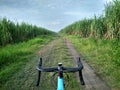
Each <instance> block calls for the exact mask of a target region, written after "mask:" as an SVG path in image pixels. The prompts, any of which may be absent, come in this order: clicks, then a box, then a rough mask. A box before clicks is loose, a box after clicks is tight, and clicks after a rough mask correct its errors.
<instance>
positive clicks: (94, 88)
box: [64, 39, 111, 90]
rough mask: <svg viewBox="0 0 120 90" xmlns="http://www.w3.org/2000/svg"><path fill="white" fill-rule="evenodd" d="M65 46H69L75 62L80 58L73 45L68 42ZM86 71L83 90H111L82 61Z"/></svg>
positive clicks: (84, 72) (84, 71) (66, 41)
mask: <svg viewBox="0 0 120 90" xmlns="http://www.w3.org/2000/svg"><path fill="white" fill-rule="evenodd" d="M64 40H65V44H66V45H67V47H68V49H69V51H70V52H71V54H72V56H73V58H74V60H76V57H79V54H78V53H77V52H76V50H75V49H74V48H73V46H72V44H71V43H70V42H69V41H68V40H66V39H64ZM81 62H82V64H83V66H84V69H83V78H84V81H85V86H82V90H111V89H110V88H109V87H108V86H107V85H106V83H105V82H104V81H102V80H101V79H100V78H99V77H98V76H97V75H96V74H95V72H94V70H93V69H92V68H91V67H90V66H89V65H88V64H87V63H86V62H85V61H84V60H81Z"/></svg>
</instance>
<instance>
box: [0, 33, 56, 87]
mask: <svg viewBox="0 0 120 90" xmlns="http://www.w3.org/2000/svg"><path fill="white" fill-rule="evenodd" d="M53 37H54V36H52V35H42V36H38V37H36V38H34V39H31V40H28V41H24V42H21V43H18V44H12V45H7V46H5V47H1V48H0V87H2V86H3V85H4V84H5V83H6V82H7V81H9V80H10V79H11V78H12V76H14V74H15V73H18V72H19V70H21V69H22V68H23V67H24V66H25V65H26V63H27V62H29V61H31V58H34V57H35V56H36V53H35V52H36V51H37V50H38V49H40V48H41V47H43V46H44V45H45V44H47V43H48V42H49V41H50V40H52V38H53ZM34 66H35V65H33V67H34Z"/></svg>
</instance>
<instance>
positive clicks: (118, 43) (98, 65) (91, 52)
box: [60, 0, 120, 89]
mask: <svg viewBox="0 0 120 90" xmlns="http://www.w3.org/2000/svg"><path fill="white" fill-rule="evenodd" d="M60 33H62V34H65V35H71V36H67V37H68V38H69V40H70V41H71V42H72V43H73V44H74V46H75V47H76V49H77V50H78V52H79V53H80V54H81V55H82V56H83V57H84V58H85V59H86V60H87V61H88V62H89V63H90V64H91V66H93V67H94V69H95V71H96V73H97V74H98V75H100V77H101V78H103V79H104V80H106V82H107V83H108V84H109V85H110V86H111V87H112V88H113V89H120V76H119V75H120V56H119V55H120V0H114V1H113V2H110V3H108V4H106V6H105V10H104V14H102V15H100V16H94V18H91V19H86V18H85V19H83V20H80V21H77V22H75V23H73V24H71V25H69V26H67V27H65V28H64V29H62V30H61V31H60Z"/></svg>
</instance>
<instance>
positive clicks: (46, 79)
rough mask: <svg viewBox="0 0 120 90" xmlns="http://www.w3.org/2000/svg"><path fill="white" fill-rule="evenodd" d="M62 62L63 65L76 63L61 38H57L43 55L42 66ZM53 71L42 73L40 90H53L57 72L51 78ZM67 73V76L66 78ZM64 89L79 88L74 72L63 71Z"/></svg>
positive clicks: (73, 89) (68, 65)
mask: <svg viewBox="0 0 120 90" xmlns="http://www.w3.org/2000/svg"><path fill="white" fill-rule="evenodd" d="M60 62H61V63H63V66H65V67H73V66H76V63H75V61H74V59H73V57H72V56H71V54H70V52H69V51H68V48H67V47H66V45H65V43H64V41H63V40H62V39H61V38H57V39H56V40H55V41H54V42H53V43H52V44H51V48H50V49H48V50H47V52H46V53H45V54H44V55H43V66H44V67H53V66H57V65H58V63H60ZM53 74H54V73H42V77H41V83H40V84H41V85H40V88H41V89H42V90H55V89H56V86H57V74H56V75H55V77H54V78H53V77H52V75H53ZM67 75H68V76H69V78H67ZM64 80H65V90H80V83H79V82H78V80H77V77H76V74H75V73H64Z"/></svg>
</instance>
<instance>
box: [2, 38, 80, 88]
mask: <svg viewBox="0 0 120 90" xmlns="http://www.w3.org/2000/svg"><path fill="white" fill-rule="evenodd" d="M49 38H50V36H49ZM38 39H39V38H36V39H34V40H30V42H29V43H28V44H27V45H29V44H30V43H32V44H31V45H32V46H31V45H30V47H29V49H30V50H29V49H28V51H30V52H31V51H33V53H34V49H35V48H34V49H33V47H38V45H40V47H39V48H41V42H39V40H38ZM44 40H48V37H47V36H46V38H45V39H43V41H44ZM40 41H41V38H40ZM48 41H49V40H48ZM33 42H34V43H33ZM46 43H47V41H46ZM21 44H22V43H21ZM36 44H37V45H36ZM42 45H43V44H42ZM25 47H26V44H25ZM31 47H32V48H31ZM23 49H25V48H24V47H23ZM36 49H38V48H36ZM24 56H26V55H24ZM27 56H28V55H27ZM40 56H41V57H42V58H43V67H49V66H50V67H53V66H57V64H58V63H59V62H61V63H63V66H75V65H76V63H75V62H74V60H73V57H72V56H71V54H70V52H69V51H68V48H67V47H66V45H65V44H64V41H63V40H62V39H61V38H57V37H56V39H54V40H53V41H52V42H50V43H48V45H46V46H44V47H43V48H42V49H41V50H38V51H37V52H36V53H35V55H34V56H33V55H32V56H30V58H29V59H28V60H26V61H25V62H24V63H22V62H23V61H19V62H21V64H20V63H19V62H16V64H14V66H13V67H12V68H19V67H20V68H21V67H22V68H21V70H19V71H16V70H17V69H16V70H15V71H12V70H11V69H12V68H10V69H9V68H8V69H9V70H10V71H9V74H8V75H10V74H11V76H12V77H10V78H8V75H6V76H7V77H6V76H2V81H4V80H5V79H7V81H6V82H5V84H3V86H2V87H0V89H1V90H7V89H9V90H14V89H15V90H31V89H32V90H55V88H56V84H57V83H56V80H57V74H56V75H55V77H54V78H53V77H52V75H53V74H54V73H42V75H41V82H40V86H38V87H36V86H35V83H36V76H37V70H36V66H37V63H38V58H39V57H40ZM17 61H18V60H17ZM22 64H23V65H24V66H23V65H22ZM6 70H7V69H6ZM2 71H3V72H5V71H4V70H2ZM13 72H14V73H15V74H13ZM0 76H1V74H0ZM68 76H69V78H67V73H64V78H65V90H80V84H79V82H78V80H77V78H76V74H74V73H70V74H68ZM8 79H9V80H8ZM0 81H1V80H0Z"/></svg>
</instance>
